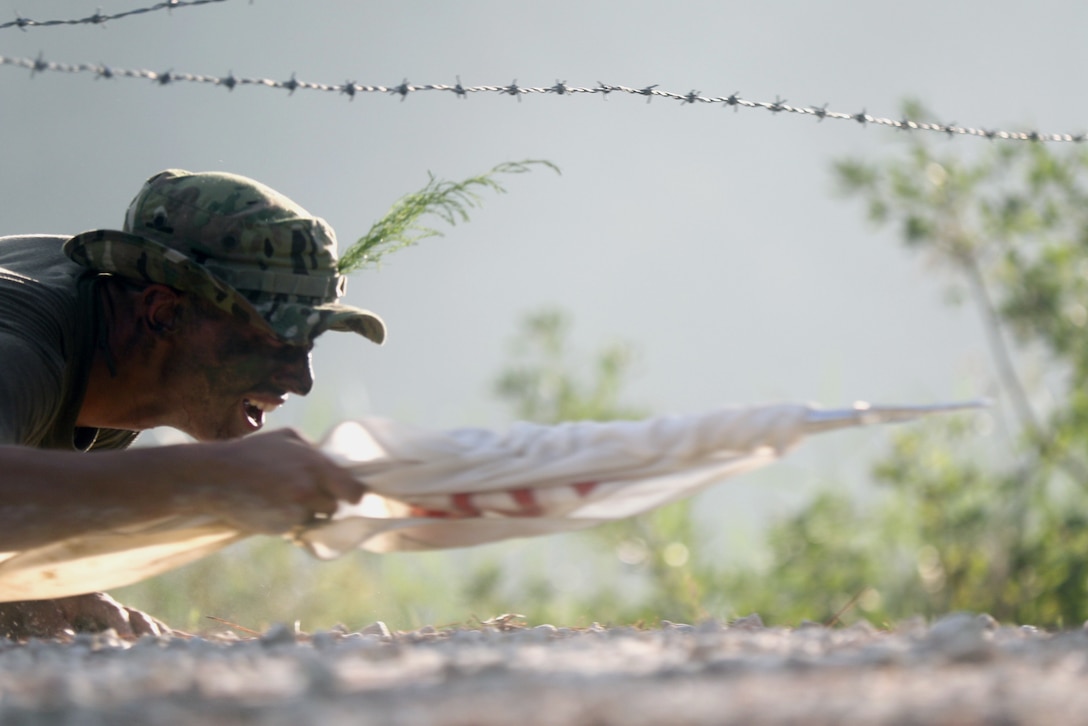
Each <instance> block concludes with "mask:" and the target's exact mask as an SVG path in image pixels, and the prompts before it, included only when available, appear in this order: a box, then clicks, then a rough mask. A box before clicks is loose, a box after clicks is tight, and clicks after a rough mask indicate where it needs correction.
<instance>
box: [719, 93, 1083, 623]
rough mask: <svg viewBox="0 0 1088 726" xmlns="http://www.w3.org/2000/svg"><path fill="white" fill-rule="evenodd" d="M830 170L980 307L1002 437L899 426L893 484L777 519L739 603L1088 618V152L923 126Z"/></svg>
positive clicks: (888, 463) (903, 613)
mask: <svg viewBox="0 0 1088 726" xmlns="http://www.w3.org/2000/svg"><path fill="white" fill-rule="evenodd" d="M919 115H920V109H919V108H916V109H915V110H914V112H913V116H912V117H918V116H919ZM946 148H947V147H946ZM954 150H955V151H956V152H963V151H964V150H965V149H964V146H963V145H957V146H956V147H955V149H954ZM835 173H836V181H837V183H838V187H839V189H840V191H841V192H842V193H843V194H844V195H846V196H849V197H852V198H856V199H859V200H860V201H861V202H862V203H863V204H864V205H865V208H866V210H867V212H868V216H869V217H870V219H872V220H873V221H874V222H876V223H877V224H880V225H894V226H895V227H897V228H898V230H899V236H900V238H901V239H902V241H903V243H904V244H905V245H906V246H908V247H909V248H912V249H916V250H918V251H919V252H920V253H922V254H924V255H925V256H926V258H927V259H928V261H929V262H930V263H931V264H933V265H934V267H935V268H937V269H940V270H943V271H944V273H945V276H944V279H945V280H947V281H948V283H949V284H950V285H951V286H952V289H953V291H954V293H955V299H957V300H960V301H963V302H967V303H969V304H971V305H973V306H974V307H975V308H976V309H977V310H978V312H979V315H980V320H981V321H982V325H983V326H984V327H985V332H986V335H987V340H988V342H989V347H990V353H991V357H992V359H993V365H994V370H995V372H996V376H997V378H998V381H999V385H1000V391H1001V396H1000V399H999V404H1000V407H999V408H998V409H997V410H996V411H995V414H994V415H995V417H997V420H996V423H997V424H998V425H996V426H992V427H991V428H993V429H994V431H995V432H996V433H994V435H993V436H992V437H990V438H989V440H987V439H984V438H983V437H980V436H979V434H978V430H976V429H975V428H972V427H971V426H970V425H969V424H968V423H967V422H966V421H963V420H955V419H952V420H944V421H934V422H932V423H929V424H926V425H918V426H912V427H910V428H908V429H906V430H905V431H903V432H902V433H901V434H900V435H898V436H897V437H896V438H895V441H894V445H893V448H892V450H891V452H890V453H889V454H888V456H886V457H885V458H884V459H883V460H882V461H880V462H878V463H877V465H876V467H875V469H874V472H873V473H874V478H875V479H876V481H877V482H878V483H879V484H880V485H881V489H882V491H883V493H884V499H883V500H882V501H881V502H879V503H878V504H876V505H874V506H872V507H870V508H868V509H866V510H861V509H859V508H857V507H856V506H854V505H852V504H851V503H850V502H849V501H846V500H844V499H842V498H838V497H834V496H831V495H827V496H824V497H821V498H819V499H817V500H816V501H815V502H813V503H812V504H811V505H810V506H809V507H808V508H806V509H805V510H804V511H802V512H800V513H798V514H797V515H795V516H794V517H792V518H791V519H789V520H788V521H784V522H781V523H778V524H777V525H776V526H775V527H774V528H773V530H772V532H771V535H770V545H771V547H772V557H771V564H770V565H769V566H768V567H767V568H766V569H765V570H764V571H762V572H760V573H743V572H742V573H732V574H731V575H730V577H729V579H731V580H732V582H733V585H732V589H734V591H735V592H736V591H741V590H742V589H744V588H747V594H746V595H745V596H744V597H742V598H740V601H739V602H740V606H741V607H743V608H752V609H757V610H759V611H760V612H763V613H767V614H769V615H770V616H771V617H772V618H782V619H785V620H787V621H788V620H790V619H791V618H796V617H797V616H799V615H801V614H802V613H803V612H805V611H806V610H808V611H809V612H810V613H812V614H810V615H807V616H806V617H810V618H812V617H817V618H821V619H822V618H828V617H833V616H834V615H835V608H836V607H838V604H841V603H844V602H847V601H852V600H853V601H856V604H857V605H858V606H859V609H860V610H861V611H862V614H864V615H865V616H866V617H869V618H870V619H872V620H874V621H876V622H882V621H884V620H894V619H898V618H903V617H909V616H913V615H937V614H941V613H946V612H948V611H951V610H974V611H985V612H989V613H991V614H992V615H994V616H995V617H997V618H999V619H1001V620H1007V621H1013V622H1025V623H1033V624H1038V625H1053V626H1063V625H1064V626H1070V625H1075V624H1079V623H1081V622H1083V621H1084V620H1085V619H1086V618H1088V564H1086V563H1085V560H1084V551H1085V550H1084V547H1085V544H1088V531H1086V530H1085V527H1084V524H1085V521H1086V518H1088V513H1086V509H1085V497H1084V495H1085V489H1086V487H1088V462H1086V460H1085V452H1088V387H1086V385H1085V384H1086V383H1088V330H1086V324H1088V310H1086V307H1085V305H1086V304H1088V274H1086V273H1088V232H1086V230H1088V187H1086V184H1088V154H1086V153H1085V152H1084V150H1082V149H1080V148H1078V147H1071V148H1070V147H1067V148H1064V149H1062V148H1058V147H1054V146H1047V145H1044V144H1000V145H998V144H995V145H992V146H990V147H988V148H986V149H985V150H984V152H983V153H981V154H978V155H976V156H975V157H974V158H970V157H967V156H963V155H956V154H953V153H949V152H948V151H945V152H944V153H938V152H936V151H934V149H933V148H931V147H930V146H929V145H928V143H927V142H926V141H925V140H924V139H922V138H921V137H920V136H911V137H908V140H907V142H906V149H905V152H904V153H902V154H899V155H897V156H894V157H891V158H889V159H886V160H880V161H873V160H861V159H847V160H842V161H840V162H838V163H837V164H836V165H835ZM1025 370H1033V371H1036V372H1037V373H1036V375H1035V376H1034V377H1033V378H1031V379H1028V377H1027V376H1026V375H1025V374H1024V371H1025ZM1044 384H1045V385H1044ZM1043 402H1046V405H1045V406H1044V405H1043ZM976 420H977V419H976ZM991 423H993V422H991ZM995 437H1000V439H1001V440H1000V441H997V442H995V441H993V438H995ZM762 583H766V584H762Z"/></svg>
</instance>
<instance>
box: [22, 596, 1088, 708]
mask: <svg viewBox="0 0 1088 726" xmlns="http://www.w3.org/2000/svg"><path fill="white" fill-rule="evenodd" d="M1084 714H1088V634H1086V633H1085V632H1083V631H1075V632H1073V631H1070V632H1059V633H1046V632H1043V631H1041V630H1037V629H1035V628H1031V627H1012V626H1004V625H999V624H998V623H996V622H994V621H993V620H992V619H991V618H989V617H988V616H985V615H982V616H976V615H969V614H954V615H950V616H947V617H945V618H943V619H941V620H939V621H937V622H935V623H932V624H925V623H922V622H910V623H904V624H902V625H900V626H899V627H897V628H896V629H894V630H890V631H885V630H876V629H873V628H871V627H866V626H852V627H849V628H834V629H833V628H825V627H821V626H818V625H812V626H805V627H800V628H796V629H787V628H766V627H763V625H762V623H760V622H759V619H758V617H754V616H753V617H749V618H743V619H741V620H739V621H735V622H733V623H730V624H724V623H718V622H705V623H700V624H698V625H680V624H672V623H665V624H663V625H662V626H661V627H659V628H655V629H649V630H637V629H634V628H600V627H594V628H590V629H578V630H575V629H569V628H556V627H553V626H551V625H540V626H536V627H530V626H524V625H518V624H517V621H513V620H509V621H503V620H502V619H498V620H496V621H493V622H492V623H490V624H485V625H482V626H481V627H479V628H476V629H448V630H447V629H443V630H435V629H433V628H422V629H420V630H417V631H411V632H403V633H389V631H388V630H387V629H386V628H385V627H384V626H383V625H382V624H381V623H375V624H374V625H371V626H369V627H368V628H366V629H364V630H363V631H361V632H353V633H345V632H338V631H333V632H319V633H314V634H297V633H295V632H293V631H292V630H290V629H288V628H285V627H276V628H273V629H271V630H269V631H268V632H266V633H264V634H262V635H261V636H260V637H251V638H245V639H231V638H228V637H224V636H218V635H217V636H208V637H206V638H182V637H174V638H151V637H145V638H144V639H142V640H139V641H137V642H135V643H124V642H121V641H119V640H118V639H117V638H116V637H114V636H112V635H111V634H109V633H106V634H98V635H79V636H75V637H74V638H71V639H69V640H68V642H60V641H30V642H27V643H14V642H10V641H0V723H4V724H39V723H41V724H45V723H48V724H79V725H80V726H88V725H94V724H103V725H105V724H121V723H124V724H164V725H165V724H170V725H171V726H175V725H178V724H181V725H188V724H194V725H195V724H257V723H260V724H283V725H284V726H287V725H291V726H294V725H297V724H307V723H313V724H323V725H331V726H336V725H339V724H394V725H400V724H404V725H405V726H408V725H409V724H411V725H412V726H419V725H421V724H436V725H438V724H441V725H447V724H448V725H453V724H458V725H461V724H463V725H465V726H468V725H470V724H472V725H474V726H475V725H491V724H496V725H497V724H504V725H505V724H519V725H520V724H525V725H527V726H533V725H536V724H564V725H573V726H578V725H581V724H585V725H586V726H588V725H589V724H594V725H601V724H625V725H627V724H630V725H637V724H678V725H684V724H720V723H743V724H761V723H804V724H855V723H856V724H862V723H864V724H878V723H886V724H983V723H987V724H988V723H994V724H1020V723H1024V724H1027V723H1031V724H1057V723H1072V722H1077V721H1083V720H1086V719H1088V716H1085V715H1084Z"/></svg>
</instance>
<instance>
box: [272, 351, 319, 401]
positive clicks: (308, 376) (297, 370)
mask: <svg viewBox="0 0 1088 726" xmlns="http://www.w3.org/2000/svg"><path fill="white" fill-rule="evenodd" d="M276 383H277V384H278V385H279V386H281V387H282V388H283V389H284V390H285V391H286V392H287V393H297V394H298V395H300V396H305V395H306V394H307V393H309V392H310V390H311V389H313V387H314V368H313V357H312V356H311V355H310V353H309V352H308V351H307V352H304V353H301V354H296V355H294V356H291V358H290V359H289V360H284V361H283V365H282V366H281V367H280V369H279V370H278V371H277V372H276Z"/></svg>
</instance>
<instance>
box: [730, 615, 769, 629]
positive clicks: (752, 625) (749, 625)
mask: <svg viewBox="0 0 1088 726" xmlns="http://www.w3.org/2000/svg"><path fill="white" fill-rule="evenodd" d="M729 627H730V628H739V629H741V630H759V629H761V628H763V627H764V625H763V618H761V617H759V614H758V613H752V614H751V615H745V616H744V617H743V618H737V619H736V620H734V621H733V622H731V623H730V624H729Z"/></svg>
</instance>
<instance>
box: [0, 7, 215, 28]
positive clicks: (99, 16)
mask: <svg viewBox="0 0 1088 726" xmlns="http://www.w3.org/2000/svg"><path fill="white" fill-rule="evenodd" d="M226 1H227V0H165V1H164V2H160V3H155V4H154V5H150V6H148V7H144V8H136V9H134V10H125V11H122V12H119V13H113V14H112V15H104V14H103V13H102V11H101V10H99V11H97V12H95V14H94V15H88V16H87V17H85V18H73V19H70V20H31V19H30V18H24V17H22V16H19V17H16V18H15V20H11V21H9V22H6V23H0V30H6V29H8V28H18V29H19V30H26V29H27V28H48V27H55V26H57V25H104V24H105V23H106V22H107V21H110V20H120V19H121V18H127V17H129V16H130V15H142V14H144V13H153V12H155V11H156V10H173V9H174V8H185V7H189V6H192V5H208V4H210V3H223V2H226Z"/></svg>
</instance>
